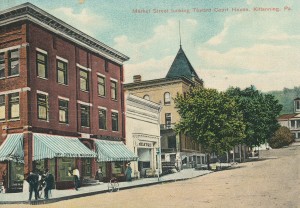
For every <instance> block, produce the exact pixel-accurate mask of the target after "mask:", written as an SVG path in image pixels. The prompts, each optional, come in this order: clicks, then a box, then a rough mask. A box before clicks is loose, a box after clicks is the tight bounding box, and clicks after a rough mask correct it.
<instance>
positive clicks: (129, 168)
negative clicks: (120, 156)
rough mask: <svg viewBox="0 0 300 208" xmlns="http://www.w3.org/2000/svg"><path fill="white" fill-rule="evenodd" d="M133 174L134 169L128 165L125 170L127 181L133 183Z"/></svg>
mask: <svg viewBox="0 0 300 208" xmlns="http://www.w3.org/2000/svg"><path fill="white" fill-rule="evenodd" d="M131 173H132V168H131V167H130V163H127V167H126V170H125V178H126V181H131Z"/></svg>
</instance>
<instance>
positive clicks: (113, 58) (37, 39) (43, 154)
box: [0, 3, 137, 190]
mask: <svg viewBox="0 0 300 208" xmlns="http://www.w3.org/2000/svg"><path fill="white" fill-rule="evenodd" d="M128 59H129V58H128V57H127V56H126V55H124V54H122V53H120V52H118V51H116V50H115V49H113V48H111V47H109V46H107V45H105V44H103V43H102V42H100V41H98V40H96V39H94V38H92V37H90V36H88V35H86V34H84V33H83V32H81V31H79V30H77V29H75V28H73V27H72V26H70V25H68V24H66V23H65V22H63V21H61V20H59V19H57V18H56V17H54V16H52V15H50V14H48V13H46V12H45V11H43V10H41V9H40V8H38V7H36V6H34V5H32V4H30V3H25V4H22V5H19V6H16V7H13V8H11V9H7V10H4V11H2V12H0V127H1V128H0V134H1V137H0V144H1V147H0V179H1V176H2V181H4V183H5V186H6V188H7V189H8V190H13V189H18V188H20V187H18V186H20V185H19V184H20V182H22V180H23V179H24V175H25V174H26V173H28V172H29V171H31V170H40V171H43V170H44V169H46V168H48V169H50V171H51V172H52V173H53V174H54V175H55V180H56V188H69V187H71V186H72V176H70V174H69V172H70V170H72V168H75V167H77V168H78V169H79V171H80V174H81V180H82V182H83V184H84V182H85V181H89V179H93V178H94V177H95V173H96V170H97V169H98V168H99V167H100V168H101V169H102V172H103V174H104V180H109V179H110V178H111V177H112V176H115V177H120V178H122V177H123V173H124V168H125V166H124V163H125V162H127V161H131V160H136V159H137V158H136V156H135V155H134V154H133V153H132V152H130V151H129V150H128V149H127V148H126V146H125V144H124V142H125V139H124V138H125V124H124V119H125V118H124V95H123V62H124V61H127V60H128Z"/></svg>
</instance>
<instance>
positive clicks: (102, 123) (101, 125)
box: [99, 109, 106, 129]
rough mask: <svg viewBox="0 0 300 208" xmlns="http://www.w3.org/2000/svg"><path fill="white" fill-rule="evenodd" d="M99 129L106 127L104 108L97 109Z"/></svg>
mask: <svg viewBox="0 0 300 208" xmlns="http://www.w3.org/2000/svg"><path fill="white" fill-rule="evenodd" d="M99 129H106V110H105V109H100V110H99Z"/></svg>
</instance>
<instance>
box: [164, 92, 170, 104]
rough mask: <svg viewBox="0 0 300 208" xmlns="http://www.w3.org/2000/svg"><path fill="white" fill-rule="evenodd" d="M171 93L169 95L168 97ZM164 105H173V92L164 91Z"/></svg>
mask: <svg viewBox="0 0 300 208" xmlns="http://www.w3.org/2000/svg"><path fill="white" fill-rule="evenodd" d="M167 95H169V97H167ZM164 105H171V93H169V92H165V93H164Z"/></svg>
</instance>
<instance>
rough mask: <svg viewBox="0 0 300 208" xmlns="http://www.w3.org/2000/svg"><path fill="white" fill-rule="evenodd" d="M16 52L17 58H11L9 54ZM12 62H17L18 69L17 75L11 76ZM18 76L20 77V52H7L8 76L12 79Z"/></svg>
mask: <svg viewBox="0 0 300 208" xmlns="http://www.w3.org/2000/svg"><path fill="white" fill-rule="evenodd" d="M16 51H17V52H18V57H14V58H12V57H11V54H12V53H13V52H16ZM14 61H18V69H17V71H18V73H16V74H12V62H14ZM19 75H20V50H19V49H14V50H10V51H8V76H9V77H13V76H19Z"/></svg>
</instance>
